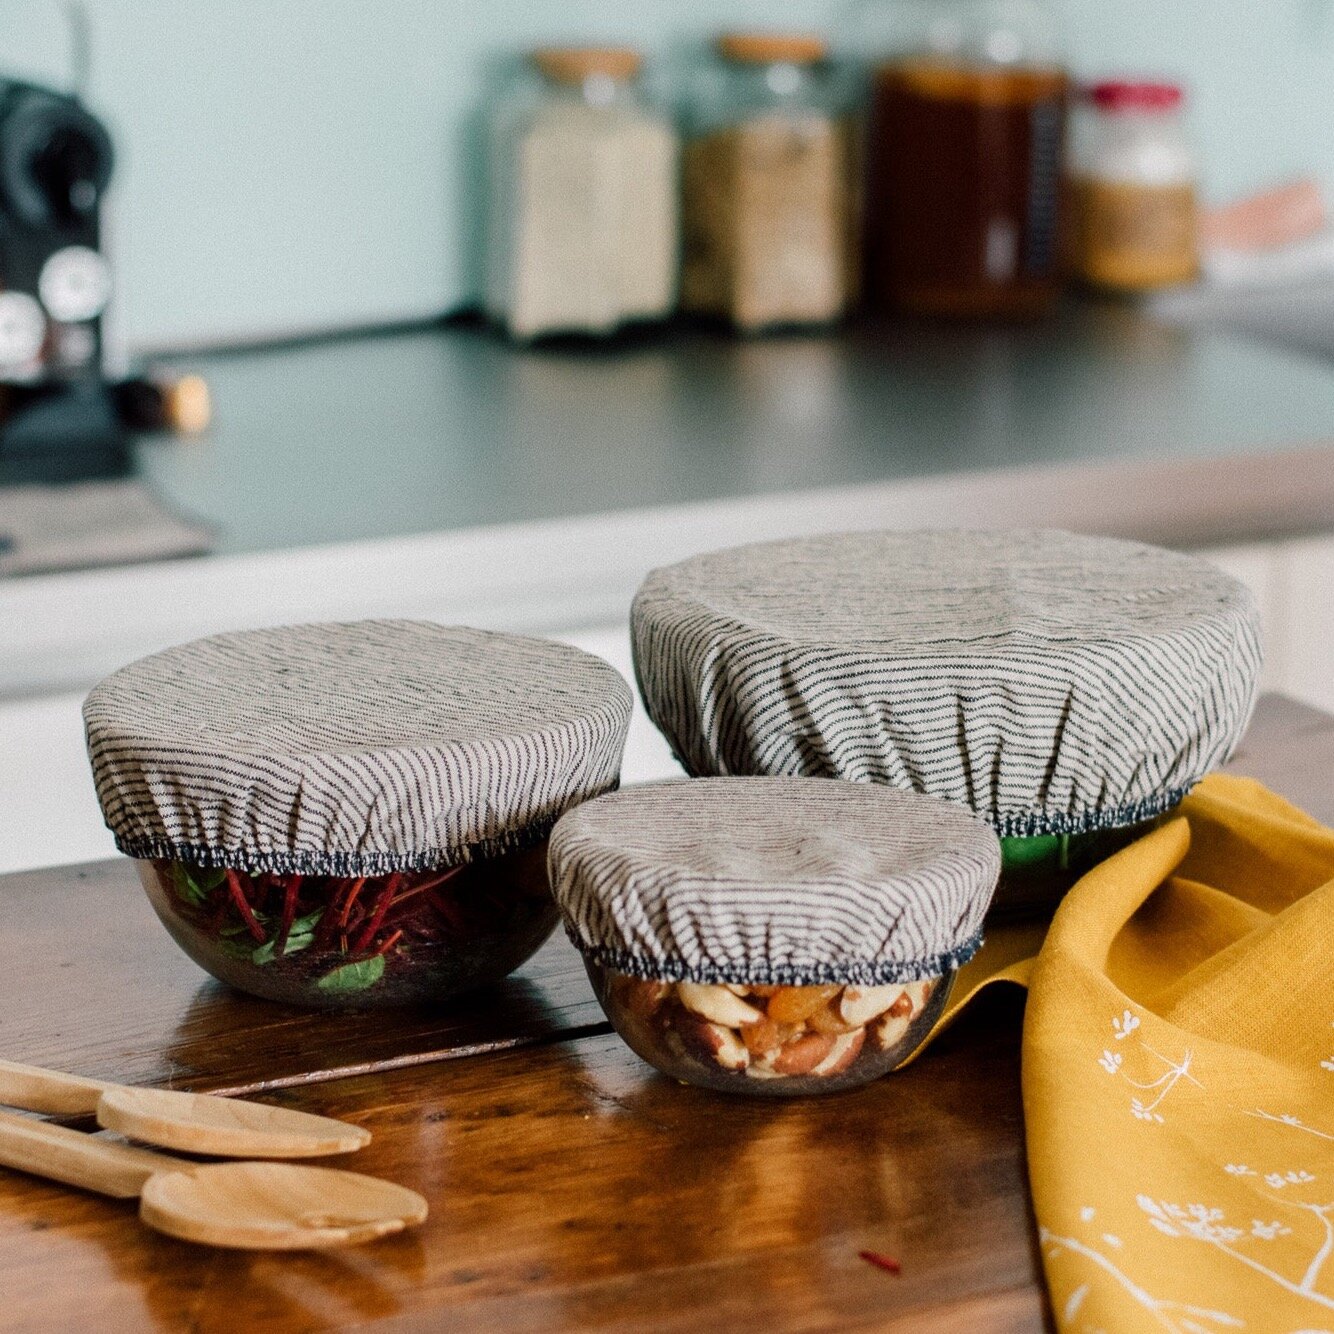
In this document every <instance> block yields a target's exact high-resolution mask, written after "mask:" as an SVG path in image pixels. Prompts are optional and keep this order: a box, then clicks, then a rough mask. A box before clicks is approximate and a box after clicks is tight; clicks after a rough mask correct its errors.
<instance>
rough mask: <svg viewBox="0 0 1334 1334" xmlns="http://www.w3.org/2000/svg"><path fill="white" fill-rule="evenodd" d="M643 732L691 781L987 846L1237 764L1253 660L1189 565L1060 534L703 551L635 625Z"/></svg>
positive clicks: (1251, 647) (1092, 822) (1253, 633)
mask: <svg viewBox="0 0 1334 1334" xmlns="http://www.w3.org/2000/svg"><path fill="white" fill-rule="evenodd" d="M631 630H632V639H633V647H634V656H635V670H636V674H637V676H638V679H639V685H640V689H641V691H642V693H643V696H644V701H645V704H646V706H647V709H648V713H649V715H650V717H651V718H652V719H653V720H654V722H655V723H656V724H657V725H658V727H659V728H660V729H661V730H662V731H663V733H664V734H665V735H666V737H667V739H668V740H669V741H670V742H671V744H672V747H673V749H674V750H675V752H676V754H677V756H678V758H679V759H680V760H681V762H682V764H683V765H684V766H685V768H686V771H687V772H688V773H692V774H705V775H709V774H716V775H727V774H769V775H779V774H787V775H804V776H811V777H823V778H844V779H851V780H854V781H858V782H868V783H882V784H889V785H891V786H894V787H899V788H904V789H908V790H912V791H916V792H924V793H931V794H933V795H936V796H941V797H945V798H947V799H948V800H950V801H953V802H957V803H958V804H960V805H963V806H967V807H968V808H969V809H971V810H973V811H974V812H976V813H977V814H979V815H981V816H983V817H984V818H985V819H987V820H988V821H989V822H990V823H991V824H992V825H993V827H994V828H995V829H996V830H997V832H998V833H1000V834H1001V835H1002V836H1029V835H1035V834H1062V833H1064V834H1078V833H1083V832H1087V831H1089V830H1092V829H1100V828H1112V827H1118V826H1122V825H1127V824H1134V823H1137V822H1138V821H1140V820H1144V819H1148V818H1150V817H1151V816H1154V815H1156V814H1159V813H1161V812H1162V811H1164V810H1167V809H1170V808H1171V807H1172V806H1174V805H1175V804H1176V803H1177V801H1179V800H1180V799H1181V797H1182V796H1184V795H1185V793H1186V792H1187V791H1188V790H1189V789H1190V788H1191V787H1192V786H1193V785H1194V784H1195V783H1196V782H1198V780H1199V779H1200V778H1202V777H1203V776H1204V775H1205V774H1206V773H1208V772H1209V771H1210V770H1211V769H1213V768H1215V767H1217V766H1218V765H1220V764H1221V763H1223V762H1224V761H1225V760H1226V759H1227V758H1228V757H1229V755H1230V754H1231V752H1232V750H1233V748H1234V747H1235V745H1236V743H1237V741H1238V739H1239V738H1240V736H1241V734H1242V732H1243V731H1244V730H1245V727H1246V724H1247V722H1248V721H1249V719H1250V715H1251V711H1252V709H1253V708H1254V704H1255V697H1256V691H1257V689H1258V683H1259V676H1260V666H1261V660H1262V651H1261V634H1260V624H1259V616H1258V612H1257V610H1256V607H1255V603H1254V600H1253V599H1252V597H1251V595H1250V593H1249V592H1248V591H1247V589H1246V588H1245V587H1244V586H1243V585H1242V584H1240V583H1238V582H1237V581H1236V580H1235V579H1233V578H1231V577H1230V576H1228V575H1226V574H1224V573H1223V572H1222V571H1220V570H1218V569H1217V568H1216V567H1214V566H1212V565H1210V564H1209V563H1208V562H1207V561H1204V560H1201V559H1199V558H1196V557H1192V556H1187V555H1181V554H1178V553H1175V552H1170V551H1165V550H1162V549H1160V548H1157V547H1151V546H1145V545H1142V544H1139V543H1133V542H1123V541H1117V540H1113V539H1109V538H1097V537H1084V536H1079V535H1076V534H1072V533H1065V532H1059V531H1054V530H1024V531H1016V530H1008V531H1000V530H996V531H987V530H975V531H969V530H943V531H942V530H930V531H918V532H863V533H845V534H834V535H826V536H820V537H812V538H807V539H801V540H793V541H782V542H771V543H763V544H758V545H754V546H746V547H738V548H735V549H733V550H728V551H721V552H716V553H712V554H708V555H703V556H697V557H694V558H692V559H690V560H686V561H683V562H681V563H680V564H677V565H672V566H668V567H666V568H664V569H660V570H656V571H654V572H653V573H652V574H650V575H649V576H648V578H647V579H646V580H645V582H644V584H643V585H642V587H641V588H640V590H639V593H638V595H637V596H636V598H635V602H634V607H633V611H632V615H631Z"/></svg>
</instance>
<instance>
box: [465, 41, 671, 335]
mask: <svg viewBox="0 0 1334 1334" xmlns="http://www.w3.org/2000/svg"><path fill="white" fill-rule="evenodd" d="M531 64H532V69H533V70H534V71H535V72H536V74H537V76H538V81H537V83H536V84H533V83H529V84H526V85H520V86H518V87H516V88H515V89H513V90H512V91H511V94H510V95H509V97H507V98H506V99H505V100H504V101H503V102H502V103H501V104H500V106H499V107H498V108H497V111H496V114H495V116H494V118H493V123H492V126H491V154H490V159H491V191H490V193H491V207H490V217H489V222H488V244H487V277H486V307H487V311H488V312H489V314H490V315H491V316H492V317H493V318H494V319H496V320H497V321H498V322H500V323H501V324H503V325H504V326H505V327H506V328H507V329H508V330H509V332H510V333H511V334H512V335H513V336H514V337H516V338H523V339H526V338H536V337H538V336H540V335H542V334H553V333H587V334H605V333H610V332H612V331H614V330H616V329H617V328H619V327H620V326H621V325H623V324H627V323H630V322H633V321H639V320H653V319H658V318H660V317H662V316H664V315H666V314H668V313H669V312H670V311H671V309H672V307H673V305H674V303H675V297H676V267H677V247H678V239H677V233H678V227H677V211H678V205H677V156H678V155H677V140H676V132H675V130H674V129H673V128H672V126H671V124H670V123H669V122H668V120H667V118H666V117H665V116H663V115H661V114H659V113H657V112H655V111H653V110H652V109H651V108H650V107H649V106H648V105H647V104H646V102H645V101H644V100H643V99H642V98H641V97H640V96H639V94H638V92H637V90H636V84H635V79H636V76H637V75H638V73H639V68H640V58H639V55H638V54H637V53H636V52H634V51H628V50H622V49H617V48H602V47H587V48H584V47H579V48H544V49H542V50H539V51H536V52H534V53H533V56H532V61H531Z"/></svg>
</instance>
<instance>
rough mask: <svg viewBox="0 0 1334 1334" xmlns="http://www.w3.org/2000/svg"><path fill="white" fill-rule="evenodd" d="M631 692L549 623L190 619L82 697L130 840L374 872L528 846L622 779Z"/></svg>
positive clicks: (270, 864)
mask: <svg viewBox="0 0 1334 1334" xmlns="http://www.w3.org/2000/svg"><path fill="white" fill-rule="evenodd" d="M631 703H632V699H631V695H630V690H629V687H628V686H627V685H626V683H625V681H624V680H622V678H621V676H620V675H619V673H617V672H616V671H615V670H614V669H613V668H612V667H610V666H608V664H606V663H605V662H603V661H602V660H601V659H600V658H595V657H593V656H592V655H591V654H589V653H584V652H581V651H580V650H579V649H575V648H570V647H568V646H567V645H564V644H557V643H554V642H552V641H550V640H543V639H529V638H525V637H521V636H518V635H506V634H496V633H493V632H490V631H486V630H471V629H465V628H461V627H457V626H442V625H433V624H430V623H427V622H424V621H360V622H354V623H350V624H341V625H296V626H286V627H284V628H281V629H274V630H254V631H248V632H246V633H241V634H225V635H217V636H215V637H213V638H210V639H198V640H195V641H194V642H193V643H189V644H182V645H180V646H178V647H176V648H171V649H167V650H166V651H165V652H163V653H157V654H154V655H153V656H152V657H148V658H143V659H141V660H140V661H138V662H135V663H132V664H131V665H130V666H128V667H124V668H122V669H121V670H120V671H118V672H114V673H113V674H112V675H111V676H108V677H107V678H106V679H105V680H104V681H102V682H101V683H100V684H99V685H98V686H97V687H96V688H95V689H94V690H93V691H92V693H91V694H90V695H89V696H88V698H87V700H86V701H85V703H84V707H83V717H84V725H85V728H86V731H87V739H88V754H89V757H90V758H91V760H92V766H93V778H94V781H95V783H96V786H97V795H98V799H99V800H100V801H101V804H102V813H103V815H104V816H105V818H106V822H107V825H108V827H109V828H110V829H111V831H112V832H113V833H114V834H115V836H116V845H117V846H118V847H119V848H120V849H121V851H122V852H125V853H128V854H129V855H130V856H131V857H145V858H149V857H168V858H173V859H177V860H181V861H187V862H193V863H196V864H198V865H202V866H233V867H238V868H244V869H246V870H251V871H276V872H281V873H288V872H301V873H305V874H326V875H377V874H384V873H386V872H389V871H397V870H410V869H416V870H425V869H430V868H432V867H439V866H451V865H456V864H459V863H463V862H468V861H471V860H473V859H475V858H478V857H486V856H493V855H496V854H498V853H501V852H505V851H509V850H512V849H517V848H521V847H528V846H532V845H534V844H536V843H538V842H540V841H541V839H542V838H544V837H545V836H546V835H547V833H548V832H549V831H550V829H551V827H552V825H553V824H555V822H556V820H557V819H558V818H559V817H560V816H561V815H562V814H563V813H564V812H565V811H566V810H568V809H569V808H570V807H571V806H574V805H576V804H578V803H579V802H581V801H585V800H587V799H588V798H589V797H593V796H597V795H598V794H599V793H603V792H607V791H610V790H611V789H613V788H614V787H615V786H616V785H617V783H618V781H619V778H620V766H621V754H622V751H623V750H624V747H625V737H626V731H627V729H628V727H629V722H630V709H631Z"/></svg>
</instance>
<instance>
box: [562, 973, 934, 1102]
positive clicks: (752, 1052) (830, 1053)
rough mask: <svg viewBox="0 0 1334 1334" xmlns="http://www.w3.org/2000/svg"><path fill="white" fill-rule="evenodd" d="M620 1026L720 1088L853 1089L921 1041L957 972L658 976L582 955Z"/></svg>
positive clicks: (648, 1053)
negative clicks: (873, 979)
mask: <svg viewBox="0 0 1334 1334" xmlns="http://www.w3.org/2000/svg"><path fill="white" fill-rule="evenodd" d="M584 964H585V967H586V968H587V969H588V976H589V978H590V980H591V981H592V983H593V988H594V990H595V991H596V992H597V995H598V1000H599V1001H600V1002H601V1004H602V1008H603V1010H604V1011H606V1014H607V1018H608V1019H610V1020H611V1022H612V1026H613V1027H614V1028H615V1029H616V1031H617V1032H618V1033H619V1034H620V1035H621V1037H622V1038H623V1039H624V1040H625V1042H626V1044H627V1045H628V1046H629V1047H630V1048H631V1049H632V1050H633V1051H634V1052H635V1053H636V1054H637V1055H639V1056H641V1057H642V1058H643V1059H644V1060H646V1061H647V1062H648V1063H649V1064H650V1065H652V1066H654V1067H655V1068H656V1069H658V1070H661V1071H662V1073H663V1074H665V1075H670V1076H671V1077H672V1078H673V1079H679V1080H681V1081H682V1082H683V1083H687V1084H698V1085H699V1086H700V1087H702V1088H709V1089H715V1090H717V1091H718V1092H720V1093H743V1094H754V1095H758V1096H761V1097H792V1096H795V1095H797V1094H804V1093H834V1092H836V1091H838V1090H839V1089H847V1088H855V1087H856V1086H858V1085H859V1084H866V1083H869V1082H870V1081H871V1080H872V1079H878V1078H879V1077H880V1076H881V1075H884V1074H888V1073H889V1072H890V1071H891V1070H893V1069H894V1068H895V1067H896V1066H898V1065H901V1064H902V1063H903V1062H904V1061H905V1060H907V1058H908V1057H909V1056H910V1055H911V1054H912V1053H913V1052H914V1051H915V1050H916V1049H917V1047H918V1046H919V1045H920V1044H921V1042H922V1040H923V1039H924V1038H925V1037H926V1035H927V1034H928V1033H929V1032H930V1030H931V1026H932V1025H933V1024H934V1023H935V1022H936V1019H937V1018H938V1017H939V1016H940V1013H941V1011H942V1010H943V1009H944V1008H945V1002H946V1000H947V999H948V997H949V992H950V987H951V985H952V983H953V981H954V974H953V972H950V973H948V974H947V975H945V976H943V977H938V978H934V979H930V980H927V981H921V982H896V983H893V984H891V985H889V986H882V987H858V986H813V987H774V986H753V985H750V984H733V983H727V984H709V985H706V984H702V983H696V982H657V981H646V980H644V979H641V978H637V977H631V976H629V975H628V974H626V973H620V972H615V971H613V970H611V969H608V968H603V967H602V966H600V965H599V964H595V963H593V962H591V961H590V960H588V959H585V960H584Z"/></svg>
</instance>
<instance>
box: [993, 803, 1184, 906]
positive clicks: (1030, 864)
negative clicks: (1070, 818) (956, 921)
mask: <svg viewBox="0 0 1334 1334" xmlns="http://www.w3.org/2000/svg"><path fill="white" fill-rule="evenodd" d="M1167 818H1170V814H1169V815H1168V816H1155V817H1154V818H1153V819H1151V820H1141V821H1140V822H1139V823H1138V824H1131V825H1122V826H1121V827H1120V828H1119V829H1094V830H1091V831H1090V832H1089V833H1087V834H1038V835H1035V836H1034V837H1031V838H1003V839H1001V874H1000V881H999V882H998V883H997V885H996V895H995V897H994V898H993V899H992V901H991V908H990V911H989V912H988V913H987V920H988V921H991V922H996V921H1019V920H1023V919H1025V918H1032V917H1042V916H1050V915H1051V913H1053V912H1054V911H1055V909H1056V905H1057V904H1058V903H1060V901H1061V899H1063V898H1064V897H1065V895H1066V893H1067V892H1068V891H1069V890H1070V889H1071V888H1072V887H1073V886H1074V884H1075V882H1076V881H1077V880H1080V879H1081V878H1082V877H1083V876H1085V875H1087V874H1088V872H1089V871H1091V870H1092V869H1093V868H1094V867H1095V866H1097V864H1098V863H1099V862H1105V861H1106V860H1107V858H1108V857H1110V856H1112V855H1113V854H1114V853H1117V852H1120V851H1121V849H1122V848H1125V847H1128V846H1129V845H1130V844H1131V843H1133V842H1135V840H1136V839H1139V838H1143V837H1144V835H1145V834H1148V833H1151V832H1152V831H1153V830H1154V829H1156V828H1157V827H1158V825H1159V824H1160V823H1161V822H1162V821H1163V820H1164V819H1167Z"/></svg>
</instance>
